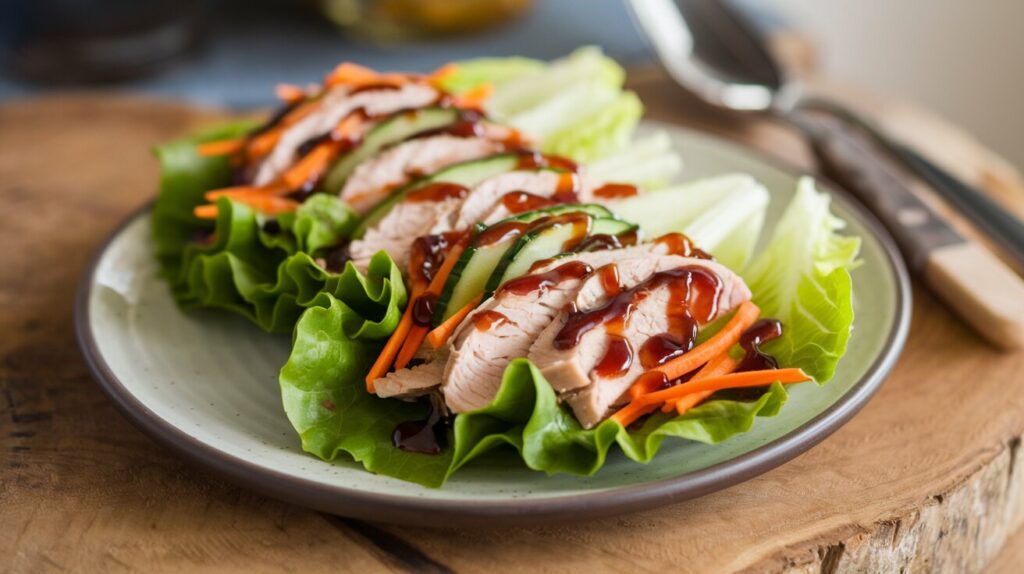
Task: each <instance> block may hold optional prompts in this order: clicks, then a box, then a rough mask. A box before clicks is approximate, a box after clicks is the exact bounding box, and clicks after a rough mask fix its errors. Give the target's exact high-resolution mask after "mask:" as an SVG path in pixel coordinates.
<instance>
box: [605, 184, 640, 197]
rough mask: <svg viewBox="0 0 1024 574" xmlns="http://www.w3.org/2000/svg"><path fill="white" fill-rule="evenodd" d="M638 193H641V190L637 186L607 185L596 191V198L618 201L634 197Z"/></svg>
mask: <svg viewBox="0 0 1024 574" xmlns="http://www.w3.org/2000/svg"><path fill="white" fill-rule="evenodd" d="M638 193H640V190H639V189H637V187H636V186H635V185H629V184H628V183H606V184H604V185H602V186H601V187H599V188H597V189H595V190H594V197H601V198H604V199H616V198H623V197H633V196H634V195H636V194H638Z"/></svg>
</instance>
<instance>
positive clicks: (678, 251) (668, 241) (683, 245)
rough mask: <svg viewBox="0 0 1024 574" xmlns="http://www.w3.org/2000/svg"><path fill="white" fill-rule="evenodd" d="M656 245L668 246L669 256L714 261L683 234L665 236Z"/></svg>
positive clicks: (655, 241) (656, 241) (657, 240)
mask: <svg viewBox="0 0 1024 574" xmlns="http://www.w3.org/2000/svg"><path fill="white" fill-rule="evenodd" d="M654 243H659V244H661V245H664V246H666V247H667V248H668V252H669V254H671V255H680V256H682V257H696V258H697V259H714V258H713V257H711V255H708V254H707V253H705V252H703V251H701V250H700V249H698V248H697V247H696V246H694V244H693V241H691V240H690V238H689V237H687V236H685V235H683V234H682V233H666V234H665V235H662V236H661V237H659V238H657V239H655V240H654Z"/></svg>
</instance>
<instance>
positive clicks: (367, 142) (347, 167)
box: [323, 108, 459, 194]
mask: <svg viewBox="0 0 1024 574" xmlns="http://www.w3.org/2000/svg"><path fill="white" fill-rule="evenodd" d="M458 119H459V113H458V111H456V110H454V109H451V108H423V109H420V110H417V111H416V112H415V113H412V114H407V113H404V112H403V113H398V114H396V115H394V116H392V117H391V118H389V119H387V120H385V121H383V122H381V123H380V124H379V125H377V126H376V127H374V128H373V129H372V130H370V131H369V133H367V134H366V136H364V137H363V141H362V142H361V143H360V144H359V145H358V146H356V148H355V149H354V150H352V151H350V152H349V153H347V154H345V155H344V156H342V158H341V159H340V160H338V161H337V162H335V164H334V165H333V166H331V169H330V171H328V172H327V176H326V177H325V178H324V185H323V189H324V191H326V192H328V193H333V194H338V193H339V192H341V188H342V187H344V185H345V181H346V180H347V179H348V176H350V175H352V172H353V171H355V169H356V166H358V165H359V164H360V163H362V162H363V161H365V160H366V159H368V158H370V157H372V156H374V155H376V154H377V152H378V151H380V150H381V148H383V147H385V146H388V145H391V144H395V143H398V142H401V141H403V140H406V139H408V138H409V137H411V136H413V135H416V134H418V133H421V132H425V131H429V130H433V129H437V128H440V127H444V126H446V125H448V124H451V123H453V122H455V121H456V120H458Z"/></svg>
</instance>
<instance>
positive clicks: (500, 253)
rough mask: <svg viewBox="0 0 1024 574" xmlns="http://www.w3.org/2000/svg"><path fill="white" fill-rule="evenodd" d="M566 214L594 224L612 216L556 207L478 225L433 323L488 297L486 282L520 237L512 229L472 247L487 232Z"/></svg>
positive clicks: (586, 207) (588, 207) (592, 208)
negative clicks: (584, 217)
mask: <svg viewBox="0 0 1024 574" xmlns="http://www.w3.org/2000/svg"><path fill="white" fill-rule="evenodd" d="M566 213H585V214H587V215H588V216H589V217H590V218H591V219H593V220H597V219H601V220H604V219H608V218H610V216H611V212H610V211H608V209H607V208H606V207H604V206H602V205H596V204H582V205H555V206H552V207H546V208H544V209H538V210H535V211H529V212H526V213H521V214H519V215H515V216H512V217H509V218H507V219H503V220H501V221H499V222H497V223H495V224H493V225H490V226H486V225H483V224H477V226H476V227H475V228H474V230H473V240H471V241H470V244H469V246H468V247H466V249H465V250H464V251H463V252H462V255H461V256H460V257H459V261H458V262H457V263H456V264H455V267H453V268H452V271H451V275H449V276H448V279H447V280H446V281H445V284H444V289H443V290H442V291H441V296H440V297H439V298H438V300H437V304H436V305H435V306H434V319H433V323H434V324H435V325H440V324H441V322H443V321H444V320H445V319H447V318H448V317H450V316H452V315H453V314H454V313H455V312H456V311H458V310H459V309H461V308H462V307H463V306H465V305H466V304H468V303H469V302H470V301H472V300H473V298H474V297H476V296H477V295H480V294H481V293H485V294H489V293H490V291H485V287H486V286H487V282H488V280H489V279H490V277H491V275H493V274H494V269H495V268H496V267H497V266H498V264H499V263H500V262H501V261H502V258H503V257H504V255H505V252H506V251H507V250H508V249H509V248H510V247H512V246H513V245H515V243H516V241H517V240H518V239H519V235H518V234H516V233H515V231H514V228H511V229H510V231H512V233H510V234H509V236H508V237H502V238H501V239H500V240H499V241H495V242H493V243H489V244H487V245H479V244H474V243H475V242H476V240H477V239H478V238H479V237H480V234H481V233H483V232H484V231H486V230H488V229H495V228H498V226H507V225H510V224H514V223H530V222H532V221H536V220H538V219H541V218H544V217H553V216H557V215H563V214H566ZM510 227H511V226H510Z"/></svg>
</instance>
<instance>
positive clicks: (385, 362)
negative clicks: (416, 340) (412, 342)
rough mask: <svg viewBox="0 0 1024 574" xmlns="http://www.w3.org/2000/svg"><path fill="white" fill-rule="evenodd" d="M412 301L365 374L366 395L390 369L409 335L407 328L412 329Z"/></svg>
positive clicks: (410, 300)
mask: <svg viewBox="0 0 1024 574" xmlns="http://www.w3.org/2000/svg"><path fill="white" fill-rule="evenodd" d="M412 301H413V300H412V299H411V298H410V299H409V305H408V306H407V307H406V308H405V313H403V314H402V319H401V320H400V321H399V322H398V327H396V328H395V332H394V333H391V337H390V338H389V339H388V342H387V343H386V344H385V345H384V348H383V349H381V351H380V354H379V355H377V360H376V361H374V363H373V366H372V367H370V372H368V373H366V392H368V393H372V392H374V390H375V389H374V381H376V380H377V379H379V378H381V377H383V376H384V375H386V374H387V372H388V370H389V369H390V368H391V362H392V361H394V360H395V355H397V354H398V351H399V349H400V348H401V346H402V342H403V341H405V336H406V335H407V334H408V333H409V328H410V327H412Z"/></svg>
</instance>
